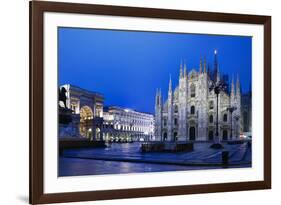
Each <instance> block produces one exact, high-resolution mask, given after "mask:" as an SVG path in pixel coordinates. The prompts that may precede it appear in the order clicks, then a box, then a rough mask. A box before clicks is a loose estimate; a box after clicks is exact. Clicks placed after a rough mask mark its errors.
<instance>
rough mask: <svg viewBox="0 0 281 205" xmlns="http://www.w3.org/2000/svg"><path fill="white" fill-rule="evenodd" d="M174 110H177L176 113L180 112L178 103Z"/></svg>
mask: <svg viewBox="0 0 281 205" xmlns="http://www.w3.org/2000/svg"><path fill="white" fill-rule="evenodd" d="M174 112H175V113H178V112H179V109H178V106H177V105H175V108H174Z"/></svg>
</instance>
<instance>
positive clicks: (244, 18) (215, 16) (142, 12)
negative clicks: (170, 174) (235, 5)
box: [29, 1, 271, 204]
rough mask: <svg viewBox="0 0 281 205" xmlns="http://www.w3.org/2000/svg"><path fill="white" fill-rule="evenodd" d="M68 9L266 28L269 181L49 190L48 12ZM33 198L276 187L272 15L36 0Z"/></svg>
mask: <svg viewBox="0 0 281 205" xmlns="http://www.w3.org/2000/svg"><path fill="white" fill-rule="evenodd" d="M44 12H62V13H79V14H97V15H110V16H127V17H149V18H158V19H181V20H196V21H210V22H227V23H245V24H259V25H263V28H264V180H263V181H251V182H237V183H220V184H203V185H186V186H169V187H152V188H135V189H120V190H109V191H87V192H73V193H54V194H45V193H44V191H43V183H44V181H43V176H44V173H43V137H44V136H43V115H44V113H43V106H44V104H43V96H44V92H43V81H44V76H43V73H44V72H43V69H44V68H43V14H44ZM29 40H30V107H29V108H30V203H31V204H42V203H56V202H76V201H89V200H105V199H121V198H136V197H153V196H165V195H182V194H197V193H211V192H226V191H242V190H254V189H270V188H271V17H270V16H257V15H244V14H243V15H240V14H226V13H211V12H197V11H196V12H195V11H183V10H164V9H151V8H133V7H119V6H103V5H90V4H74V3H57V2H40V1H31V2H30V39H29Z"/></svg>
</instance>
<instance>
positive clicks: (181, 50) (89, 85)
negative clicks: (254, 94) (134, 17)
mask: <svg viewBox="0 0 281 205" xmlns="http://www.w3.org/2000/svg"><path fill="white" fill-rule="evenodd" d="M58 32H59V41H58V57H59V84H60V85H62V84H72V85H76V86H79V87H81V88H84V89H88V90H91V91H95V92H99V93H102V94H103V95H104V97H105V105H117V106H121V107H127V108H132V109H135V110H138V111H142V112H150V113H154V104H155V102H154V100H155V92H156V88H161V89H162V94H163V96H164V98H165V99H166V97H167V92H168V82H169V76H170V74H171V76H172V82H173V88H175V87H176V85H178V77H179V67H180V62H181V59H185V60H186V63H187V69H188V71H190V70H191V69H193V68H196V69H197V70H198V68H199V62H200V57H202V58H203V57H204V56H205V57H206V59H207V63H208V64H210V67H211V68H212V67H213V64H214V50H215V49H216V50H217V51H218V63H219V68H220V72H221V74H222V73H224V74H228V75H229V77H230V81H231V77H232V76H234V77H235V78H236V76H237V74H238V75H239V79H240V82H241V87H242V92H243V91H248V89H249V85H250V82H251V75H252V71H251V68H252V38H251V37H244V36H243V37H241V36H219V35H199V34H178V33H176V34H175V33H159V32H135V31H113V30H96V29H79V28H59V30H58Z"/></svg>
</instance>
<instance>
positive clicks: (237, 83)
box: [236, 74, 241, 95]
mask: <svg viewBox="0 0 281 205" xmlns="http://www.w3.org/2000/svg"><path fill="white" fill-rule="evenodd" d="M240 91H241V90H240V81H239V75H238V74H237V80H236V95H240Z"/></svg>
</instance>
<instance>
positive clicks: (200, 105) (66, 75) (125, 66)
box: [57, 27, 263, 177]
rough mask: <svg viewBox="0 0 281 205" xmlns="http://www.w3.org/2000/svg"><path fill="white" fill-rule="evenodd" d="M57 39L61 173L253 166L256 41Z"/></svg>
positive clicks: (64, 30)
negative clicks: (254, 53) (253, 89)
mask: <svg viewBox="0 0 281 205" xmlns="http://www.w3.org/2000/svg"><path fill="white" fill-rule="evenodd" d="M57 42H58V43H57V53H58V103H57V108H58V109H57V110H58V112H57V113H58V125H57V126H58V149H59V151H58V176H59V177H66V176H83V175H105V174H130V173H149V172H171V171H196V170H201V171H205V172H208V171H209V170H211V169H245V168H251V167H252V140H253V141H254V140H255V136H253V138H252V36H239V35H214V34H210V35H208V34H200V33H176V32H174V33H173V32H158V31H137V30H113V29H95V28H78V27H58V28H57ZM261 160H263V159H261Z"/></svg>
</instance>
